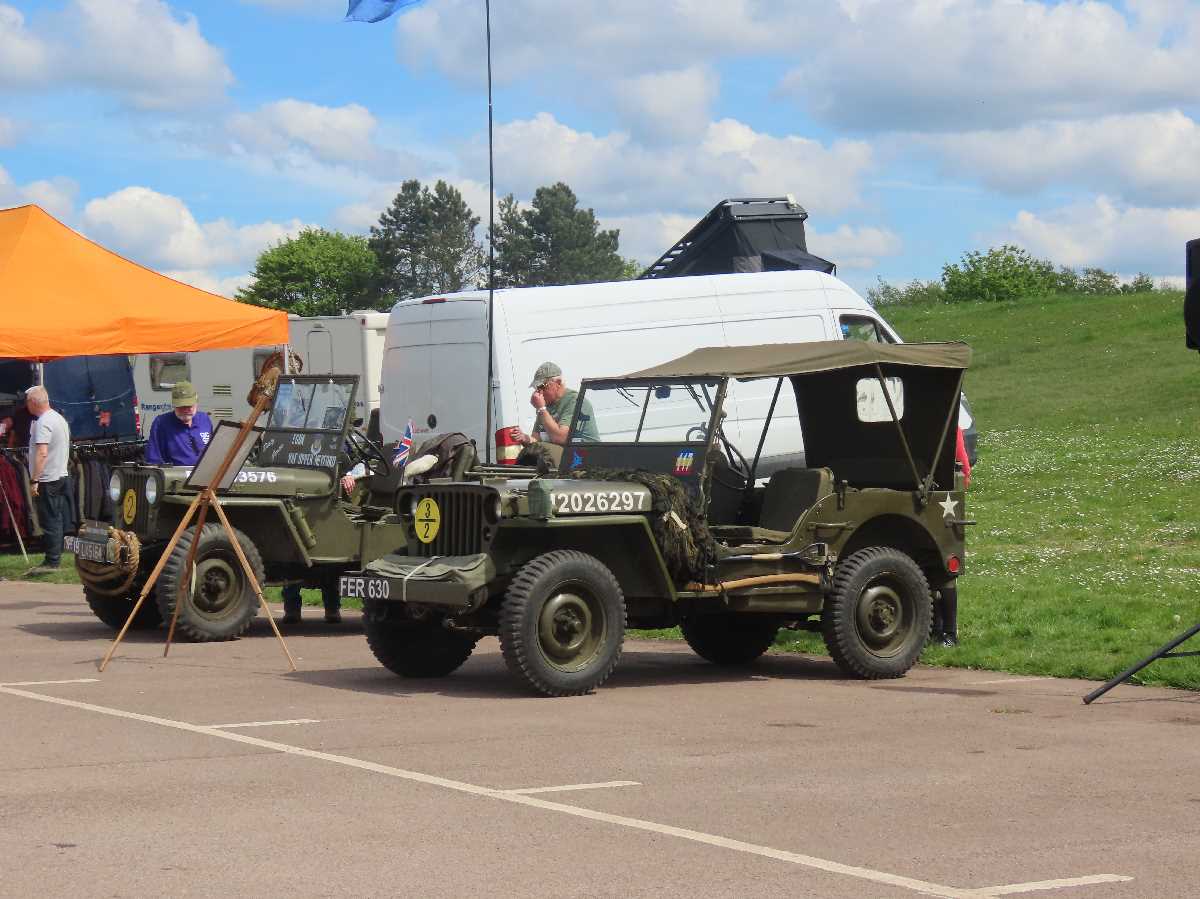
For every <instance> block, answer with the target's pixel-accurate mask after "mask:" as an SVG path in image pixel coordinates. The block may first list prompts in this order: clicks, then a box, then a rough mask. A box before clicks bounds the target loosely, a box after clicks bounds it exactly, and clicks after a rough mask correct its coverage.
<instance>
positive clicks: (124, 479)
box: [113, 469, 153, 535]
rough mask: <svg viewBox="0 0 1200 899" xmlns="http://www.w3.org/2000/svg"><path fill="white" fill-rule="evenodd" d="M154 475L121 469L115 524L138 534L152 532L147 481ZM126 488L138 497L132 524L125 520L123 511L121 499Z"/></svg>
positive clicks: (114, 513) (114, 505)
mask: <svg viewBox="0 0 1200 899" xmlns="http://www.w3.org/2000/svg"><path fill="white" fill-rule="evenodd" d="M152 477H153V475H152V474H150V473H149V472H145V471H129V470H125V469H123V470H121V496H120V497H118V498H117V501H116V502H115V503H114V504H113V524H114V525H116V527H118V528H119V529H121V530H124V531H133V532H134V533H136V534H143V535H144V534H148V533H149V532H150V504H149V503H147V502H146V482H147V481H148V480H150V478H152ZM126 490H133V492H134V495H135V496H136V497H137V506H136V511H135V512H134V515H133V523H132V524H130V523H128V522H126V521H125V516H124V514H123V513H122V511H121V509H122V503H121V500H122V499H123V498H124V497H125V491H126Z"/></svg>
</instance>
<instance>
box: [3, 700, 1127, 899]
mask: <svg viewBox="0 0 1200 899" xmlns="http://www.w3.org/2000/svg"><path fill="white" fill-rule="evenodd" d="M0 693H7V694H8V695H10V696H19V697H22V698H25V699H33V700H36V701H37V702H46V703H50V704H52V705H60V706H66V707H67V708H73V709H81V710H83V711H85V712H95V713H97V714H100V715H108V716H111V717H114V718H125V719H128V720H130V721H141V722H144V723H146V724H157V725H158V726H160V727H169V728H172V729H174V730H181V731H185V732H187V733H193V734H201V735H204V736H209V737H217V738H218V739H222V740H229V741H231V742H234V743H242V744H244V745H247V746H257V747H259V748H260V749H269V750H273V751H275V752H280V753H284V754H285V755H294V756H300V757H303V758H310V759H316V760H318V761H323V762H331V763H333V764H336V765H344V766H346V767H348V768H357V769H359V770H361V771H370V772H372V773H375V774H383V775H387V776H388V777H395V778H399V779H401V780H407V781H412V782H415V783H421V784H427V785H429V786H434V787H442V788H443V789H447V790H454V791H455V792H458V793H467V794H470V795H473V796H484V797H487V798H490V799H499V800H501V801H503V802H512V803H515V804H517V805H524V806H529V807H531V808H540V809H544V810H546V811H551V812H558V813H560V814H564V815H572V816H574V817H576V818H584V819H586V820H589V821H599V822H603V823H605V824H614V825H617V826H619V827H626V828H629V829H630V830H640V831H645V832H648V833H656V834H661V835H663V836H671V837H677V838H678V839H681V840H688V841H691V842H693V843H702V844H704V845H707V846H715V847H717V848H720V849H728V850H730V851H732V852H744V853H746V854H749V855H757V856H760V857H762V858H770V859H775V860H776V861H782V862H788V863H790V864H793V865H798V866H800V867H804V868H812V869H814V870H817V871H824V872H826V873H828V874H839V875H842V876H845V877H853V878H856V879H858V880H865V881H869V882H871V883H881V884H886V885H887V886H893V887H898V888H901V889H906V890H911V891H912V892H914V893H920V894H921V895H924V896H939V897H944V899H980V897H986V896H989V895H993V894H990V893H988V892H987V891H983V890H972V889H963V888H959V887H952V886H947V885H945V884H940V883H932V882H930V881H925V880H917V879H915V878H912V877H903V876H901V875H899V874H889V873H888V872H886V871H875V870H872V869H871V868H862V867H858V866H856V865H844V864H842V863H841V862H835V861H830V860H829V859H824V858H817V857H816V856H812V855H802V854H800V853H798V852H788V851H786V850H783V849H774V848H772V847H770V846H760V845H757V844H755V843H747V842H744V841H742V840H735V839H731V838H729V837H722V836H718V835H717V834H711V833H704V832H702V831H698V830H689V829H687V828H684V827H674V826H672V825H670V824H659V823H657V822H655V821H646V820H643V819H641V818H630V817H626V816H625V815H613V814H609V813H608V812H599V811H594V810H592V809H587V808H579V807H577V806H573V805H563V804H562V803H559V802H551V801H550V800H547V799H539V798H537V797H536V796H525V795H522V794H520V793H512V792H509V791H506V790H494V789H492V788H490V787H482V786H479V785H477V784H471V783H465V782H463V781H460V780H451V779H449V778H446V777H437V776H435V775H432V774H423V773H421V772H420V771H407V770H405V769H403V768H393V767H391V766H390V765H381V764H379V763H377V762H368V761H364V760H363V759H356V758H351V757H349V756H344V755H335V754H333V753H330V752H321V751H319V750H316V749H306V748H305V747H303V746H292V745H290V744H288V743H277V742H275V741H274V740H263V739H261V738H259V737H252V736H249V735H248V734H239V733H236V732H233V733H231V732H230V731H226V730H220V729H218V728H215V727H210V726H206V725H203V724H190V723H188V722H186V721H175V720H173V719H170V718H158V717H156V716H154V715H144V714H142V713H140V712H127V711H125V710H123V709H114V708H108V707H107V706H102V705H94V704H93V703H90V702H79V701H77V700H74V699H63V698H62V697H59V696H47V695H45V694H43V693H33V692H30V691H28V690H17V689H14V688H12V687H5V686H0ZM1094 876H1095V877H1100V878H1105V879H1107V878H1115V879H1116V880H1132V878H1126V877H1122V876H1120V875H1109V874H1100V875H1094ZM1088 882H1089V883H1092V882H1105V881H1093V880H1089V881H1088ZM1043 883H1054V881H1043ZM1064 885H1067V884H1066V883H1065V882H1064ZM1017 886H1024V887H1027V888H1030V889H1032V888H1035V887H1034V886H1033V885H1030V884H1024V885H1020V884H1018V885H1017ZM1056 888H1057V887H1048V889H1056ZM993 889H997V890H1004V889H1007V888H1006V887H1003V886H1001V887H995V888H993Z"/></svg>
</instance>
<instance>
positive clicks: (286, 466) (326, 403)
mask: <svg viewBox="0 0 1200 899" xmlns="http://www.w3.org/2000/svg"><path fill="white" fill-rule="evenodd" d="M357 388H358V377H357V376H354V375H332V376H331V375H319V376H318V375H312V376H300V375H296V376H284V377H282V378H281V379H280V380H279V384H278V386H277V388H276V395H275V399H274V403H273V405H272V407H271V409H270V411H269V413H268V415H267V418H266V425H265V426H264V427H259V428H256V431H257V432H258V433H257V434H256V435H255V439H256V440H257V445H256V446H255V447H254V449H253V451H252V452H251V455H250V458H249V461H248V462H247V463H246V464H245V465H244V466H243V467H242V469H241V470H240V471H239V472H238V474H237V476H236V479H235V480H234V483H233V485H232V486H231V488H230V489H229V490H228V491H226V492H225V493H223V494H222V495H221V497H220V499H221V505H222V506H223V508H224V509H225V512H226V514H227V515H228V517H229V519H230V523H231V524H232V525H233V526H234V529H235V530H236V531H237V534H238V541H239V542H240V543H241V547H242V550H243V552H244V553H245V555H246V558H247V560H248V561H249V562H250V565H251V567H252V568H253V569H254V575H255V577H256V578H257V579H258V580H259V583H260V584H285V583H299V584H302V585H303V586H309V587H320V588H322V589H326V590H336V589H337V578H338V575H340V574H341V573H343V572H344V571H346V570H347V569H352V568H359V567H361V566H362V564H363V562H364V560H367V559H373V558H375V557H377V556H379V555H380V554H382V553H385V552H390V551H392V550H395V549H397V547H401V546H403V544H404V540H405V530H406V528H405V526H404V525H403V523H402V522H400V520H399V519H398V518H397V516H396V515H395V514H394V508H393V503H394V499H395V489H396V485H397V484H398V483H399V480H400V472H399V471H393V470H392V467H391V464H390V461H389V459H388V457H387V455H386V454H385V453H384V452H383V450H382V448H381V447H380V446H379V445H378V444H376V443H375V442H373V441H371V440H369V439H367V438H366V437H364V436H363V435H362V434H360V433H359V432H357V431H356V430H354V428H353V422H352V421H351V417H350V412H351V410H353V409H354V395H355V392H356V391H357ZM356 461H362V462H363V463H364V465H365V466H366V469H367V476H366V477H365V478H364V479H362V480H361V481H360V490H359V491H358V492H359V496H358V497H357V500H358V501H357V502H355V501H347V499H346V498H344V497H343V496H342V493H341V487H340V485H339V476H340V474H341V473H342V472H344V471H345V470H346V469H347V468H349V467H350V466H351V465H353V464H354V462H356ZM191 474H192V469H191V468H186V467H181V466H156V465H119V466H116V467H115V468H114V470H113V474H112V478H111V480H110V481H109V488H108V489H109V498H110V499H111V500H112V502H113V506H114V512H113V520H112V522H111V523H109V522H97V521H85V522H84V524H83V526H82V527H81V528H80V531H79V535H78V537H76V538H74V540H73V546H72V547H71V548H73V549H74V551H75V554H76V555H75V558H76V567H77V569H78V570H79V574H80V577H81V579H82V580H83V582H84V595H85V597H86V599H87V602H88V605H89V606H90V607H91V609H92V612H93V613H94V614H95V615H96V617H97V618H99V619H100V620H101V621H103V622H104V623H105V624H107V625H109V626H110V627H113V628H119V627H121V626H122V625H123V624H124V623H125V620H126V619H127V618H128V616H129V614H130V612H131V611H132V610H133V606H134V603H135V602H136V600H137V597H138V596H139V595H140V593H141V590H142V587H143V586H144V584H145V583H146V579H147V578H148V577H149V574H150V572H151V570H152V569H153V568H154V566H155V564H156V563H157V562H158V560H159V558H160V557H161V556H162V553H163V551H164V549H165V547H166V545H167V543H168V542H169V541H170V538H171V535H172V534H173V533H174V532H175V530H176V528H177V527H178V525H179V523H180V521H182V519H183V516H184V514H185V512H186V510H187V508H188V506H189V505H190V504H191V502H192V500H193V499H195V497H196V493H197V489H196V488H194V487H192V486H189V477H190V476H191ZM214 519H215V515H214V514H213V513H211V512H210V514H209V517H208V521H207V522H206V523H205V524H204V526H203V527H202V528H199V532H198V533H197V527H196V525H195V524H193V525H191V526H190V527H189V528H188V529H187V530H186V531H185V532H184V534H183V536H182V538H181V539H180V540H179V541H178V543H177V544H176V545H175V548H174V550H173V551H172V552H171V556H170V558H169V559H168V560H167V562H166V565H165V567H164V568H163V571H162V574H161V575H160V576H159V578H158V581H157V582H156V584H155V586H154V597H153V599H154V602H150V601H149V598H148V600H147V602H145V603H143V605H142V608H141V609H140V610H139V612H138V616H137V618H136V619H135V621H134V625H135V626H138V627H156V626H158V625H159V624H160V623H161V622H162V621H163V620H169V619H170V617H171V614H172V612H173V610H174V608H175V602H176V597H178V596H180V595H181V594H182V595H183V597H184V602H183V605H182V606H181V608H180V610H179V621H178V625H177V626H178V628H179V630H180V632H181V633H182V634H183V635H184V636H185V637H187V638H190V639H192V640H197V641H207V640H225V639H230V638H233V637H236V636H238V635H239V634H241V633H243V632H244V631H245V630H246V628H247V627H249V625H250V622H251V620H253V618H254V617H255V615H257V614H258V610H259V605H258V599H257V597H256V596H255V595H254V592H253V590H252V588H251V586H250V584H249V582H248V579H247V578H246V576H245V573H244V571H243V569H242V567H241V565H240V563H239V562H238V559H237V556H236V553H235V551H234V549H233V545H232V543H231V542H230V540H229V537H228V535H227V534H226V532H225V529H224V528H223V527H222V526H221V525H220V523H219V522H218V521H216V520H214ZM197 537H198V539H199V541H200V542H199V545H198V547H197V550H196V560H195V566H194V570H193V571H191V572H186V571H184V567H185V566H186V564H187V555H188V551H189V549H190V547H191V542H192V540H193V539H196V538H197ZM181 579H183V580H185V581H187V582H189V583H186V584H183V585H181ZM181 586H183V589H182V590H181V589H180V588H181Z"/></svg>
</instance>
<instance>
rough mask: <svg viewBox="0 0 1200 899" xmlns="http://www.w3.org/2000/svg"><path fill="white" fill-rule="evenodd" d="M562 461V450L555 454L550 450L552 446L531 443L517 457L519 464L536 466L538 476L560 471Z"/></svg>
mask: <svg viewBox="0 0 1200 899" xmlns="http://www.w3.org/2000/svg"><path fill="white" fill-rule="evenodd" d="M561 459H562V449H561V448H560V449H559V451H558V452H557V453H555V452H554V450H552V449H551V448H550V444H546V443H531V444H529V446H527V447H525V448H524V449H522V450H521V455H519V456H517V464H518V465H535V466H537V470H538V474H540V475H547V474H550V473H551V472H554V471H557V470H558V464H559V461H560V460H561Z"/></svg>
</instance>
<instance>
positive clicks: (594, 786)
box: [502, 780, 641, 796]
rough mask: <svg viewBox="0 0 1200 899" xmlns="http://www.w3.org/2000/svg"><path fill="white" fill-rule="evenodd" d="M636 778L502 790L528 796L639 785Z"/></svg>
mask: <svg viewBox="0 0 1200 899" xmlns="http://www.w3.org/2000/svg"><path fill="white" fill-rule="evenodd" d="M640 786H641V784H640V783H638V782H637V781H636V780H609V781H605V782H604V783H599V784H566V785H565V786H561V787H527V788H525V789H524V790H503V791H502V792H505V793H509V794H517V795H522V796H528V795H529V794H530V793H566V792H569V791H570V790H603V789H605V788H606V787H640Z"/></svg>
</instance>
